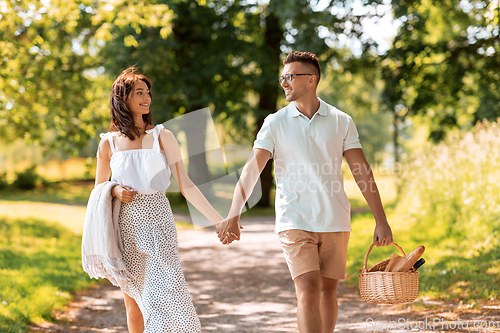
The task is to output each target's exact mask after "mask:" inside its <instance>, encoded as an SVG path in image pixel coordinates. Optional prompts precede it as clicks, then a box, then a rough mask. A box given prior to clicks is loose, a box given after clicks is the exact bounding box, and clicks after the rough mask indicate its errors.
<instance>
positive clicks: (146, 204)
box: [101, 125, 201, 333]
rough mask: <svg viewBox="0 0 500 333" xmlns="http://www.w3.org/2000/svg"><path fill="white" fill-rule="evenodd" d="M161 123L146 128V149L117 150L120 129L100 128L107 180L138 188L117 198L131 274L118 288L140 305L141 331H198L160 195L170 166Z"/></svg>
mask: <svg viewBox="0 0 500 333" xmlns="http://www.w3.org/2000/svg"><path fill="white" fill-rule="evenodd" d="M162 128H163V125H156V126H155V127H154V128H153V129H151V130H147V131H146V133H151V132H152V133H153V137H154V141H153V142H154V143H153V148H151V149H147V148H146V149H133V150H123V151H116V149H115V146H114V143H113V137H114V136H116V135H118V134H119V132H108V133H103V134H101V138H107V139H108V141H109V144H110V146H111V151H112V152H113V155H112V156H111V161H110V167H111V171H112V176H111V180H112V181H115V182H117V183H118V184H121V185H127V186H130V187H132V188H134V189H135V190H137V191H138V192H139V193H137V194H136V195H134V197H133V199H132V201H131V202H130V203H122V205H121V209H120V215H119V219H118V225H119V228H120V234H121V239H122V241H123V246H124V252H123V254H122V255H123V261H124V262H125V265H126V266H127V269H128V271H129V272H130V273H131V274H132V275H133V276H134V280H133V281H132V282H131V283H129V284H128V286H127V287H126V288H125V289H124V290H123V291H124V292H125V293H126V294H127V295H129V296H131V297H132V298H134V299H135V301H136V302H137V304H138V306H139V308H140V309H141V312H142V314H143V317H144V325H145V330H144V332H145V333H153V332H154V333H158V332H172V333H173V332H176V333H191V332H192V333H198V332H201V326H200V321H199V319H198V316H197V314H196V311H195V308H194V306H193V302H192V301H191V296H190V294H189V291H188V289H187V285H186V280H185V279H184V274H183V272H182V267H181V263H180V260H179V256H178V247H177V232H176V228H175V223H174V217H173V214H172V210H171V209H170V203H169V202H168V199H167V197H166V196H165V191H166V190H167V188H168V186H169V185H170V169H169V167H168V164H167V160H166V157H165V155H164V154H163V153H162V151H160V144H159V140H158V137H159V133H160V130H161V129H162ZM165 149H168V148H167V147H165Z"/></svg>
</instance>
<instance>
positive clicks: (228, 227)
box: [217, 148, 271, 244]
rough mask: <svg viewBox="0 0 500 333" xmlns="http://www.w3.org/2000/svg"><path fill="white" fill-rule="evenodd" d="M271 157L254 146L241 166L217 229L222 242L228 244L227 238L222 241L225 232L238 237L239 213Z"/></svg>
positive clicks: (268, 153) (267, 152)
mask: <svg viewBox="0 0 500 333" xmlns="http://www.w3.org/2000/svg"><path fill="white" fill-rule="evenodd" d="M270 158H271V153H270V152H269V151H267V150H265V149H260V148H256V149H254V150H253V151H252V154H251V155H250V158H249V159H248V161H247V163H246V164H245V166H244V167H243V171H242V172H241V177H240V179H239V181H238V183H237V184H236V187H235V189H234V194H233V202H232V203H231V209H230V210H229V215H228V217H227V219H226V220H224V221H223V222H222V223H221V225H220V227H219V228H218V230H217V235H218V236H219V239H220V240H221V241H222V242H223V243H224V244H229V243H231V242H228V241H227V240H226V241H224V239H225V237H226V234H227V233H233V234H234V235H235V236H236V239H237V240H239V239H240V225H239V220H240V215H241V211H242V209H243V207H244V206H245V203H246V201H247V200H248V198H249V197H250V195H251V194H252V192H253V188H254V187H255V184H256V183H257V180H258V179H259V177H260V174H261V172H262V170H264V167H265V166H266V164H267V161H268V160H269V159H270Z"/></svg>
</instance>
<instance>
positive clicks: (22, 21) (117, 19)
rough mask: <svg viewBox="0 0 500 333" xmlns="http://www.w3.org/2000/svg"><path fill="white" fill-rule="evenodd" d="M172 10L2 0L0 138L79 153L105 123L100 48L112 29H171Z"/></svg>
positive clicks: (133, 3) (126, 3)
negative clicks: (143, 26) (141, 25)
mask: <svg viewBox="0 0 500 333" xmlns="http://www.w3.org/2000/svg"><path fill="white" fill-rule="evenodd" d="M170 14H171V13H170V11H169V10H168V8H167V7H166V6H162V5H154V4H149V5H148V6H144V3H143V2H142V1H113V2H112V3H111V2H107V1H99V2H95V1H91V0H84V1H79V2H74V1H62V0H55V1H50V2H48V1H42V0H34V1H30V2H27V1H15V0H8V1H2V2H1V3H0V30H1V31H2V34H1V37H0V125H1V126H0V134H1V135H2V137H3V138H4V139H6V140H12V139H14V138H17V137H22V138H24V139H26V140H27V141H28V142H30V143H36V144H41V145H43V146H46V147H48V148H49V149H56V148H62V149H65V150H66V151H68V152H72V153H73V154H76V152H77V151H78V149H81V148H83V147H84V146H85V144H86V142H87V141H88V140H89V138H92V137H94V136H95V134H96V133H95V131H96V127H97V128H99V127H101V126H102V125H103V124H102V115H103V114H104V113H105V110H106V108H105V105H106V103H105V101H106V99H107V96H105V95H107V93H105V90H107V89H108V86H109V85H108V82H106V80H105V79H103V77H102V75H99V74H102V68H99V66H100V65H101V62H102V59H101V57H100V56H99V55H98V49H99V47H100V45H103V44H104V42H105V41H106V40H107V38H109V29H110V26H114V25H127V26H128V25H130V26H132V27H134V26H135V25H137V24H138V23H142V22H145V21H148V22H149V23H150V24H151V25H153V26H157V25H159V24H161V25H163V26H165V27H168V25H167V22H168V20H169V18H170V16H171V15H170ZM104 84H106V85H105V86H104ZM105 87H106V88H105ZM7 124H8V125H9V126H7Z"/></svg>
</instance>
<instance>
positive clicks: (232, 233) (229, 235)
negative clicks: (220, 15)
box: [217, 215, 243, 245]
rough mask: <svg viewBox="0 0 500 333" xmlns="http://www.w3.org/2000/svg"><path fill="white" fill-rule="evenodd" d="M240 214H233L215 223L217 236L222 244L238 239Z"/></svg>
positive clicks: (240, 227)
mask: <svg viewBox="0 0 500 333" xmlns="http://www.w3.org/2000/svg"><path fill="white" fill-rule="evenodd" d="M240 229H243V227H242V226H241V225H240V216H239V215H238V216H235V217H232V218H229V219H226V220H224V221H222V222H221V223H220V224H218V225H217V236H218V237H219V240H220V241H221V243H222V244H224V245H229V244H231V243H232V242H233V241H234V240H240V234H241V232H240Z"/></svg>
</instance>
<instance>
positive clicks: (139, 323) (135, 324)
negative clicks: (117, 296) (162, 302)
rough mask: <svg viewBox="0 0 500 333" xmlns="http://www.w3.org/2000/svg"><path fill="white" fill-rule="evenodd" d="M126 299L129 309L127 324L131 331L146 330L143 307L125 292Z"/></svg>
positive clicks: (133, 332) (127, 308) (138, 332)
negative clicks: (140, 307)
mask: <svg viewBox="0 0 500 333" xmlns="http://www.w3.org/2000/svg"><path fill="white" fill-rule="evenodd" d="M123 298H124V300H125V309H126V310H127V325H128V331H129V332H130V333H142V332H144V318H143V317H142V313H141V309H139V306H138V305H137V303H136V302H135V300H134V299H133V298H132V297H130V296H129V295H127V294H125V293H123Z"/></svg>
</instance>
